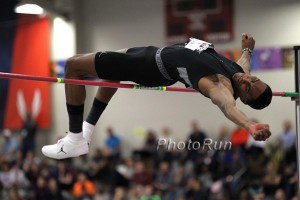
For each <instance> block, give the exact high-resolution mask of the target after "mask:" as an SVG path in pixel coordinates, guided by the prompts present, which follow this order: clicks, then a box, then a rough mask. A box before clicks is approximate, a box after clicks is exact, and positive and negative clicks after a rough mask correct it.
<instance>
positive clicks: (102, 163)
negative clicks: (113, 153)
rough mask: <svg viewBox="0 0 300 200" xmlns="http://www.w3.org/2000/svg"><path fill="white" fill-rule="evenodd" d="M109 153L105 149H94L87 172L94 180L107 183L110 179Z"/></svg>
mask: <svg viewBox="0 0 300 200" xmlns="http://www.w3.org/2000/svg"><path fill="white" fill-rule="evenodd" d="M108 157H109V153H108V151H107V150H106V149H103V150H102V149H100V148H96V149H95V154H94V155H93V156H92V160H91V164H90V169H89V172H88V174H89V175H90V176H91V178H93V179H94V180H96V181H98V182H101V183H103V184H107V182H109V181H110V168H109V158H108Z"/></svg>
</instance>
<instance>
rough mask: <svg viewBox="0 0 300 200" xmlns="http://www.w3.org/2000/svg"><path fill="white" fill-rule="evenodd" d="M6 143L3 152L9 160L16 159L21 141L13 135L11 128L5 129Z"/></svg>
mask: <svg viewBox="0 0 300 200" xmlns="http://www.w3.org/2000/svg"><path fill="white" fill-rule="evenodd" d="M3 136H4V140H5V141H4V144H3V147H2V153H3V154H4V156H5V159H7V161H14V160H16V156H17V152H18V150H19V142H18V141H17V139H15V138H14V137H13V136H12V133H11V131H10V130H9V129H4V130H3Z"/></svg>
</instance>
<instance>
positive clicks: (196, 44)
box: [185, 38, 213, 53]
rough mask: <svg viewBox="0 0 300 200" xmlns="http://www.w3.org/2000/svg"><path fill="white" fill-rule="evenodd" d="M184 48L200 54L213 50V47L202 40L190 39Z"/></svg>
mask: <svg viewBox="0 0 300 200" xmlns="http://www.w3.org/2000/svg"><path fill="white" fill-rule="evenodd" d="M185 48H188V49H190V50H193V51H197V52H198V53H201V52H202V51H204V50H206V49H208V48H213V45H212V44H211V43H208V42H205V41H203V40H199V39H196V38H190V40H189V42H188V43H187V44H186V45H185Z"/></svg>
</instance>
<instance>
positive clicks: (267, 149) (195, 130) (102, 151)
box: [0, 120, 298, 200]
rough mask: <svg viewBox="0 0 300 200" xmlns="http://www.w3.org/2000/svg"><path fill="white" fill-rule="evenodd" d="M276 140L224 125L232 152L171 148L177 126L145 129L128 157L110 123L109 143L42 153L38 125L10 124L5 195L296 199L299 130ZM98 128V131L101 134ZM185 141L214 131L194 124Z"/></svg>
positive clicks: (0, 188)
mask: <svg viewBox="0 0 300 200" xmlns="http://www.w3.org/2000/svg"><path fill="white" fill-rule="evenodd" d="M282 127H283V128H282V132H281V133H278V134H276V139H274V141H273V142H272V143H269V142H257V141H254V140H253V138H252V137H251V136H249V134H248V133H247V131H246V130H245V129H243V128H240V127H236V128H234V129H229V128H228V127H226V126H224V127H220V132H219V135H218V138H217V139H216V141H229V142H231V144H232V145H231V148H230V149H226V150H220V149H211V148H199V149H190V150H188V149H176V148H172V149H169V148H167V147H166V146H164V145H160V146H158V139H159V138H166V139H167V138H172V137H173V135H172V129H171V128H163V129H162V131H161V133H156V132H154V131H153V130H148V131H147V132H146V136H145V140H144V144H143V147H142V148H140V149H135V150H134V151H132V153H131V156H130V157H126V158H125V157H123V156H122V150H121V149H122V138H121V137H120V136H119V135H120V134H117V133H116V132H115V130H114V129H113V128H112V127H109V128H107V130H106V132H107V139H106V140H105V141H104V143H103V144H104V145H103V147H101V148H100V147H97V148H95V149H94V151H93V152H90V153H89V154H88V155H84V156H80V157H78V158H72V159H66V160H60V161H56V160H52V159H46V158H43V159H41V158H40V157H38V156H37V154H36V152H37V151H38V150H37V149H35V134H36V132H37V127H36V125H35V124H32V123H31V124H27V125H26V126H24V127H23V129H22V131H21V133H22V134H20V133H14V134H13V133H12V132H11V131H10V130H7V129H5V130H3V131H2V133H1V136H2V138H3V144H2V146H1V149H0V150H1V153H0V199H2V200H6V199H9V200H27V199H28V200H48V199H49V200H69V199H75V200H160V199H163V200H177V199H178V200H197V199H199V200H200V199H201V200H203V199H205V200H234V199H236V200H252V199H253V200H254V199H255V200H258V199H261V200H273V199H274V200H289V199H292V200H296V199H297V181H298V180H297V156H296V153H297V152H296V133H295V131H294V129H293V127H292V124H291V122H290V121H289V120H286V121H284V122H283V126H282ZM95 134H99V133H95ZM185 134H186V140H185V141H186V142H188V141H192V142H199V143H200V144H203V143H204V141H205V139H207V138H209V137H210V134H209V133H206V132H205V131H204V129H202V127H200V124H199V123H198V122H197V121H193V122H191V130H187V133H185Z"/></svg>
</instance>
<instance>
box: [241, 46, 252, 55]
mask: <svg viewBox="0 0 300 200" xmlns="http://www.w3.org/2000/svg"><path fill="white" fill-rule="evenodd" d="M244 52H248V53H249V55H250V56H252V50H251V49H250V48H248V47H245V48H242V53H244Z"/></svg>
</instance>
